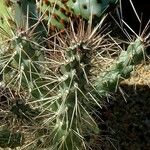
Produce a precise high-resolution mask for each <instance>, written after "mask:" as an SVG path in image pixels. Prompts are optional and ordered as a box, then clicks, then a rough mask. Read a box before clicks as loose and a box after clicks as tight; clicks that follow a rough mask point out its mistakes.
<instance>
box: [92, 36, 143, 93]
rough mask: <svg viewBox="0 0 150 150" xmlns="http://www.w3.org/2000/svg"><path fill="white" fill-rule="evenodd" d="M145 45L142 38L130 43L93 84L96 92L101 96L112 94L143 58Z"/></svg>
mask: <svg viewBox="0 0 150 150" xmlns="http://www.w3.org/2000/svg"><path fill="white" fill-rule="evenodd" d="M144 50H145V44H144V42H143V40H142V38H140V37H139V38H137V39H136V40H135V41H134V42H132V43H131V44H130V45H129V46H128V48H127V50H126V51H122V52H121V54H120V56H119V58H118V59H117V60H116V62H115V63H114V64H113V65H112V66H111V67H110V68H109V69H108V70H106V71H105V72H103V73H102V74H101V75H100V76H99V77H98V78H97V79H96V80H95V82H94V87H95V89H96V91H97V92H98V93H99V94H100V95H101V96H102V95H104V96H105V95H107V94H108V93H109V92H114V91H115V89H116V88H117V87H118V85H119V83H120V81H122V80H124V79H127V78H129V77H130V73H131V72H132V71H133V69H134V66H135V65H136V64H138V63H139V62H140V61H141V60H142V59H143V58H144Z"/></svg>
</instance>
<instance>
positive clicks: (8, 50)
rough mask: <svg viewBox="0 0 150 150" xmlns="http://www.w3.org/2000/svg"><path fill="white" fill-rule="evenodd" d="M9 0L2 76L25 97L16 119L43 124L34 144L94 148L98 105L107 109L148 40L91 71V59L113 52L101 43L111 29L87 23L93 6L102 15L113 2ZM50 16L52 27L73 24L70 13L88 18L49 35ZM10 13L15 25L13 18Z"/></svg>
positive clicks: (74, 149) (73, 149)
mask: <svg viewBox="0 0 150 150" xmlns="http://www.w3.org/2000/svg"><path fill="white" fill-rule="evenodd" d="M9 2H11V7H9V8H7V7H6V6H5V5H4V7H3V9H4V8H5V9H6V10H7V11H6V13H7V15H6V17H4V18H6V22H7V25H6V24H5V22H4V23H3V22H1V31H5V32H7V33H8V34H5V35H4V32H1V34H2V37H4V38H2V39H1V43H0V44H1V49H2V51H1V56H0V74H1V75H2V82H3V83H4V87H5V88H9V89H10V91H15V93H16V95H19V96H20V97H21V98H22V99H23V100H24V101H25V103H20V102H19V101H18V100H17V102H16V103H15V105H12V106H11V108H10V109H9V111H11V112H12V113H13V114H15V115H16V116H17V118H19V119H20V118H24V119H25V120H27V121H28V122H30V120H34V121H33V122H34V123H33V124H32V125H31V124H29V128H30V127H31V129H30V131H33V129H32V127H33V125H34V124H35V125H36V126H38V127H36V128H35V129H34V133H35V134H34V135H35V139H34V144H33V145H32V146H33V147H34V148H36V147H38V148H48V149H49V148H51V149H56V150H57V149H62V150H67V149H70V150H77V149H86V148H88V147H90V146H91V145H90V142H89V141H90V139H91V138H92V137H93V135H97V134H100V129H99V128H98V125H97V124H96V122H95V120H94V118H93V117H92V113H93V109H94V106H96V105H98V106H99V107H102V106H101V105H103V101H102V97H103V96H105V95H108V94H109V93H110V92H112V91H114V90H115V89H116V87H118V85H119V82H120V81H121V80H123V79H124V78H128V77H129V76H130V72H131V71H132V70H133V67H134V65H136V63H137V62H138V61H139V60H140V59H142V58H143V50H144V49H145V48H146V47H145V43H144V42H143V39H142V38H140V37H137V39H136V40H135V41H133V42H132V43H130V44H129V46H128V48H127V50H126V51H121V52H120V51H119V52H120V55H119V57H118V59H117V60H116V62H115V63H114V64H112V66H111V67H110V68H108V70H106V71H104V72H103V73H99V72H97V73H96V74H95V75H94V76H93V75H92V74H91V68H92V67H93V63H92V61H93V60H94V58H95V57H96V56H97V55H99V54H100V57H103V59H105V58H107V57H108V56H110V55H111V54H110V51H111V50H109V49H107V54H106V53H105V51H103V47H107V45H108V47H109V45H110V44H112V45H113V44H114V43H112V40H110V39H109V40H108V37H109V36H107V35H108V33H103V32H102V31H101V30H102V29H103V28H102V23H103V21H104V19H105V17H103V18H101V21H100V23H99V24H98V25H97V26H95V27H92V25H91V24H92V23H91V22H90V21H89V22H88V23H85V22H84V21H83V20H84V19H87V20H89V16H90V13H91V11H92V10H94V12H93V11H92V13H93V14H92V15H96V16H97V17H100V16H101V15H102V13H103V12H104V11H105V9H107V7H108V6H109V4H110V3H116V1H109V0H108V1H103V0H102V3H100V2H99V1H94V0H93V1H92V0H91V1H86V2H84V3H83V1H70V0H68V1H47V0H44V1H39V2H38V3H36V2H35V1H34V0H19V1H17V2H14V1H9ZM36 5H37V6H38V8H37V7H36ZM41 5H42V6H41ZM79 6H82V7H83V9H79V8H80V7H79ZM89 7H90V8H89ZM95 7H96V8H95ZM98 8H99V9H98ZM38 9H39V10H38ZM37 10H38V12H37ZM11 12H12V14H11ZM10 14H11V15H10ZM45 14H46V15H47V16H48V18H47V17H46V18H45V17H44V19H45V20H47V21H48V26H50V27H51V28H53V26H55V27H56V28H58V29H60V28H64V27H65V26H64V22H69V17H70V19H73V17H72V16H78V15H80V16H81V17H83V18H84V19H83V18H82V19H79V20H78V21H79V22H78V23H79V26H78V27H76V26H74V24H73V21H70V24H69V25H70V27H68V28H64V33H63V34H62V33H59V32H56V34H54V35H53V36H52V38H51V37H48V34H49V33H48V32H47V33H45V31H48V30H49V29H48V28H49V27H47V26H44V25H43V20H42V19H43V15H45ZM4 16H5V15H4ZM10 16H11V23H13V25H12V24H11V23H10V21H9V22H8V20H9V17H10ZM22 18H23V19H22ZM39 31H40V32H39ZM101 32H102V33H101ZM8 35H11V36H8ZM114 45H115V44H114ZM97 57H98V56H97ZM140 57H141V58H140ZM95 76H97V78H95ZM20 111H21V113H19V112H20ZM40 118H42V119H40ZM37 120H38V121H37ZM87 138H88V139H87ZM28 145H29V146H30V144H28ZM6 146H8V147H10V146H9V144H8V145H6ZM17 146H18V145H17ZM33 147H32V148H33Z"/></svg>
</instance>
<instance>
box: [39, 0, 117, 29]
mask: <svg viewBox="0 0 150 150" xmlns="http://www.w3.org/2000/svg"><path fill="white" fill-rule="evenodd" d="M117 1H118V0H100V1H97V0H86V1H82V0H64V1H63V0H61V1H58V0H42V1H40V0H39V3H38V4H37V6H38V8H39V12H41V13H43V14H44V20H47V22H48V26H49V27H50V28H51V29H54V28H60V29H62V28H64V27H65V26H66V24H67V22H69V18H74V17H76V16H78V17H79V16H80V17H82V18H84V19H86V20H89V19H90V18H91V16H92V18H94V17H97V18H100V17H101V16H102V14H104V12H105V11H106V10H107V9H108V8H109V7H110V6H112V5H115V4H116V3H117Z"/></svg>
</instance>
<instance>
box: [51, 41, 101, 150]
mask: <svg viewBox="0 0 150 150" xmlns="http://www.w3.org/2000/svg"><path fill="white" fill-rule="evenodd" d="M90 52H91V51H90V50H89V49H88V50H87V49H84V44H83V45H82V43H77V44H74V45H73V46H70V47H68V48H67V49H66V55H65V61H64V64H63V65H62V66H61V67H60V72H61V74H62V76H61V77H60V82H61V84H60V85H59V90H58V95H59V96H60V98H59V99H58V100H57V109H56V112H57V113H58V116H57V118H56V124H55V126H54V135H53V137H54V138H53V140H52V141H53V144H54V145H55V144H56V143H58V146H57V148H56V149H62V150H67V149H71V150H77V149H84V148H83V147H84V146H85V145H86V144H87V143H86V144H85V143H84V141H85V140H84V137H83V135H84V134H86V130H88V129H89V130H91V131H89V132H93V133H95V134H96V133H98V132H99V129H98V127H97V125H96V123H95V121H94V120H93V119H92V117H91V116H90V115H89V114H88V112H87V111H86V107H87V106H86V102H85V101H86V100H85V97H86V96H85V95H86V93H87V89H86V85H87V84H88V83H87V79H86V78H87V77H86V75H87V74H88V72H89V66H88V65H87V64H89V61H90V59H89V58H87V57H86V54H87V53H90ZM84 71H85V72H84ZM81 122H82V123H81ZM83 128H84V129H83Z"/></svg>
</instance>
